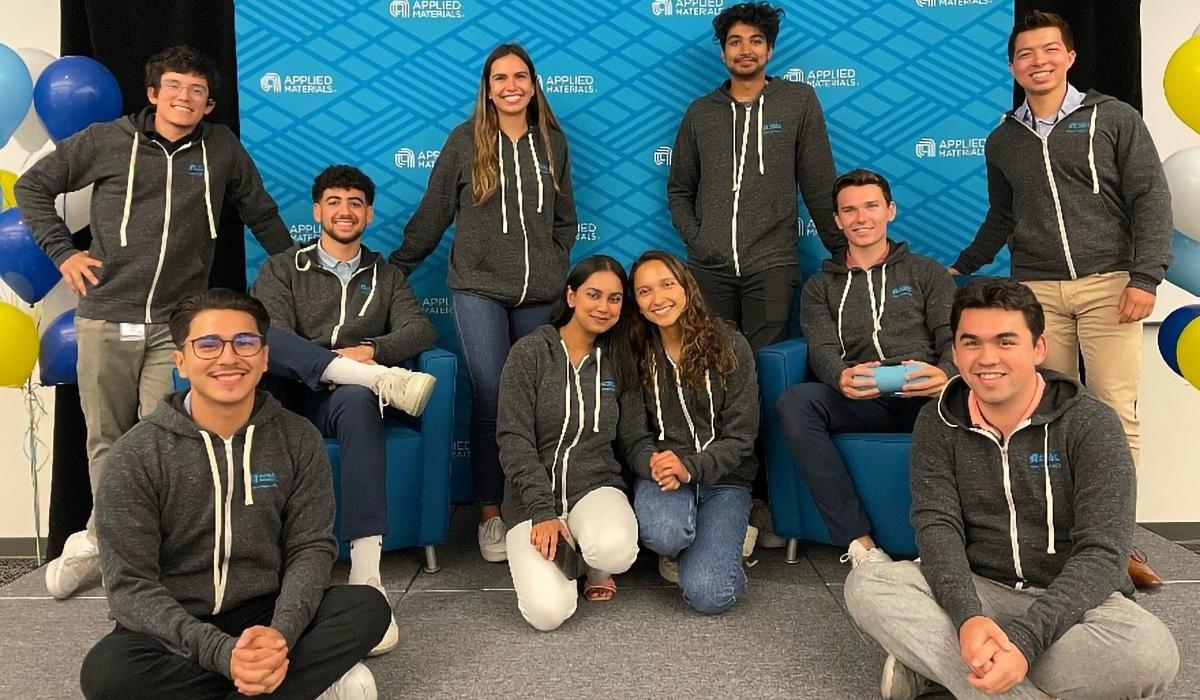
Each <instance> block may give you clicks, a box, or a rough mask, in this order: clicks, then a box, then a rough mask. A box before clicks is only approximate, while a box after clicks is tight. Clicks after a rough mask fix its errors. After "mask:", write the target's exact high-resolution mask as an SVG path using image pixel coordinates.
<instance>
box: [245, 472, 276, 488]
mask: <svg viewBox="0 0 1200 700" xmlns="http://www.w3.org/2000/svg"><path fill="white" fill-rule="evenodd" d="M276 486H278V479H276V478H275V472H254V473H251V474H250V488H251V489H273V488H275V487H276Z"/></svg>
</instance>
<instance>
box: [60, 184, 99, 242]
mask: <svg viewBox="0 0 1200 700" xmlns="http://www.w3.org/2000/svg"><path fill="white" fill-rule="evenodd" d="M64 200H65V201H64ZM58 209H59V212H58V213H59V215H61V216H62V218H63V221H66V222H67V228H69V229H71V233H79V230H80V229H82V228H84V227H85V226H87V225H88V224H90V223H92V186H91V185H88V186H87V187H84V188H83V189H82V190H76V191H74V192H68V193H67V194H66V195H63V196H62V197H59V198H58Z"/></svg>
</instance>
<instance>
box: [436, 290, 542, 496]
mask: <svg viewBox="0 0 1200 700" xmlns="http://www.w3.org/2000/svg"><path fill="white" fill-rule="evenodd" d="M552 306H553V304H550V303H546V304H528V305H525V306H518V307H508V306H504V305H503V304H500V303H498V302H495V301H492V300H491V299H485V298H483V297H480V296H475V295H474V294H464V293H462V292H454V327H455V329H456V330H458V339H459V342H460V343H461V344H462V352H463V361H464V362H466V365H467V376H469V377H470V379H471V394H472V399H473V400H472V402H471V482H472V484H473V487H474V490H475V503H476V505H480V506H494V505H500V502H501V501H502V500H504V472H503V471H501V469H500V448H499V446H498V445H497V444H496V410H497V406H498V404H499V397H500V370H501V369H503V368H504V361H505V360H507V359H508V351H509V349H510V348H511V347H512V345H513V343H515V342H517V341H518V340H520V339H521V338H523V337H525V336H527V335H529V334H530V333H532V332H533V330H534V329H535V328H537V327H538V326H542V325H545V324H546V323H548V322H549V321H550V311H551V308H552Z"/></svg>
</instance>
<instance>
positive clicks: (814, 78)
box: [783, 67, 858, 88]
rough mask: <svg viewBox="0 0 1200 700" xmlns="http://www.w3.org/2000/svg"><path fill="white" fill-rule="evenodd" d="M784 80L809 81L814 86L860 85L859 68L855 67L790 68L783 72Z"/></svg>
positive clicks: (847, 86)
mask: <svg viewBox="0 0 1200 700" xmlns="http://www.w3.org/2000/svg"><path fill="white" fill-rule="evenodd" d="M783 79H784V80H789V81H791V82H793V83H808V84H809V85H810V86H811V87H814V88H851V87H858V70H857V69H855V68H850V67H844V68H819V69H816V70H810V71H807V72H806V71H805V70H804V69H803V68H789V69H788V70H787V72H786V73H784V74H783Z"/></svg>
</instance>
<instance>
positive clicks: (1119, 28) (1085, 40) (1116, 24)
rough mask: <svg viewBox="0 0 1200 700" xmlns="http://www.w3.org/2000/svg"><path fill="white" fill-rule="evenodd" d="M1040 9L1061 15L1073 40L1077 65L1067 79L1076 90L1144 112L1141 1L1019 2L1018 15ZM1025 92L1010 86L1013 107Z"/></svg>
mask: <svg viewBox="0 0 1200 700" xmlns="http://www.w3.org/2000/svg"><path fill="white" fill-rule="evenodd" d="M1030 10H1042V11H1043V12H1053V13H1055V14H1058V15H1061V16H1062V18H1063V19H1065V20H1066V21H1067V24H1069V25H1071V34H1072V35H1074V37H1075V54H1076V56H1075V66H1074V67H1073V68H1071V72H1070V73H1069V74H1068V78H1069V80H1070V81H1071V84H1072V85H1074V86H1075V87H1076V88H1079V89H1080V90H1083V91H1085V92H1086V91H1087V90H1089V89H1096V90H1099V91H1100V92H1103V93H1105V94H1106V95H1112V96H1113V97H1115V98H1117V99H1118V100H1121V101H1122V102H1128V103H1129V104H1131V105H1133V107H1134V108H1135V109H1137V111H1139V112H1141V111H1142V3H1141V0H1088V2H1080V0H1017V2H1016V15H1017V17H1020V16H1022V15H1024V14H1025V13H1026V12H1029V11H1030ZM1024 100H1025V93H1024V92H1022V91H1021V88H1020V87H1018V86H1017V85H1016V84H1014V85H1013V106H1014V107H1015V106H1016V105H1019V104H1021V102H1023V101H1024Z"/></svg>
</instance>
